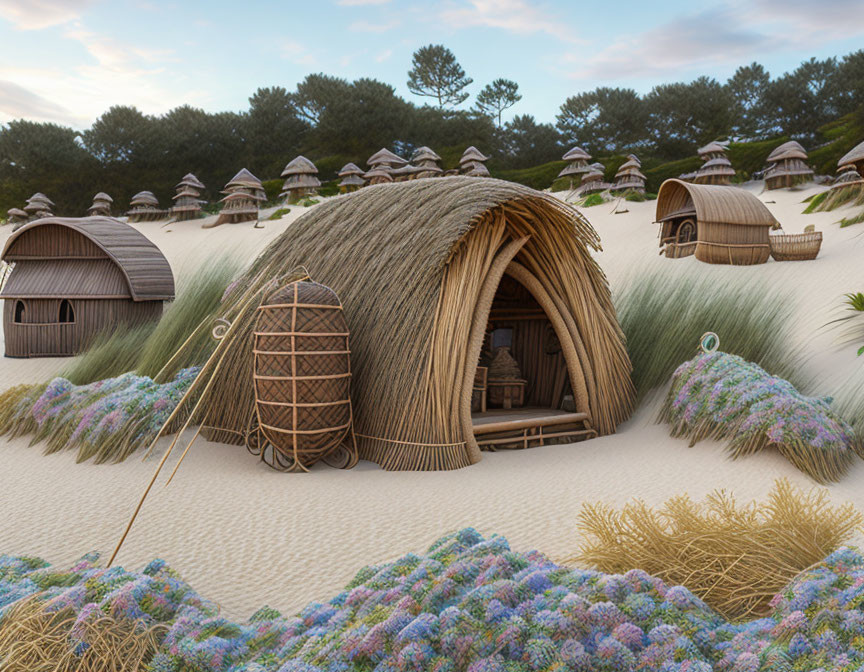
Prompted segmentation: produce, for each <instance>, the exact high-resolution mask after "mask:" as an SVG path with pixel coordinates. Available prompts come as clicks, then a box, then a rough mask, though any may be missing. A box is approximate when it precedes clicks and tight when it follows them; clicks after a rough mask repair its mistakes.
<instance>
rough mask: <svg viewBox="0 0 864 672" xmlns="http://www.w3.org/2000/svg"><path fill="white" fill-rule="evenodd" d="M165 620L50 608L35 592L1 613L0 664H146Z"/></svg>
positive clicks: (7, 667)
mask: <svg viewBox="0 0 864 672" xmlns="http://www.w3.org/2000/svg"><path fill="white" fill-rule="evenodd" d="M167 631H168V626H167V625H165V624H155V625H151V626H144V625H142V624H141V622H139V621H135V620H129V619H117V618H114V617H113V616H110V615H106V614H104V613H103V612H101V611H99V610H98V609H97V610H94V611H92V612H91V616H90V617H89V618H81V616H80V615H79V614H77V613H76V611H75V609H74V608H72V607H68V608H66V609H63V610H62V611H52V610H50V609H49V608H48V607H47V606H46V604H45V602H44V600H42V599H40V598H39V595H38V594H37V595H35V596H33V597H30V598H28V599H25V600H21V601H19V602H17V603H15V604H14V605H13V606H11V607H9V608H8V610H7V611H6V612H5V613H3V616H2V618H0V669H2V670H3V671H4V672H106V671H107V670H114V671H117V672H119V671H121V670H122V671H127V670H128V671H129V672H137V671H138V670H144V669H145V666H146V665H147V663H148V662H149V661H150V659H151V658H152V657H153V655H154V654H155V653H156V651H157V649H158V647H159V644H160V642H161V641H162V639H163V637H164V636H165V633H166V632H167Z"/></svg>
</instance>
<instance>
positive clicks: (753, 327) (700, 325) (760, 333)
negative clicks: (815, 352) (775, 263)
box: [614, 268, 809, 399]
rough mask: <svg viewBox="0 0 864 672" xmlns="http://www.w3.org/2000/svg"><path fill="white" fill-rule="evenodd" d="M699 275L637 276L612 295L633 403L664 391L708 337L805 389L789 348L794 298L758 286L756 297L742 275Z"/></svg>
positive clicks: (664, 271)
mask: <svg viewBox="0 0 864 672" xmlns="http://www.w3.org/2000/svg"><path fill="white" fill-rule="evenodd" d="M698 271H699V269H693V270H688V271H687V272H684V270H683V269H681V268H674V269H671V268H669V269H667V268H664V269H659V270H652V271H647V272H646V271H643V272H640V273H637V274H634V275H632V276H630V278H628V279H627V280H625V282H624V283H623V284H622V286H621V287H620V288H619V289H618V290H617V291H616V292H615V297H614V299H615V308H616V310H617V312H618V319H619V321H620V323H621V328H622V329H623V330H624V334H625V335H626V337H627V351H628V353H629V355H630V360H631V362H632V363H633V383H634V384H635V385H636V391H637V394H638V397H639V399H644V398H645V396H646V395H647V394H648V393H650V392H651V391H652V390H655V389H657V388H660V387H662V386H664V385H666V384H667V382H668V381H669V378H670V377H671V376H672V373H673V372H674V371H675V369H676V368H677V367H678V366H679V365H680V364H681V363H682V362H684V361H686V360H688V359H690V358H692V357H693V355H694V354H695V353H696V351H697V349H698V345H699V338H700V336H702V334H704V333H705V332H707V331H713V332H715V333H716V334H717V335H718V336H719V337H720V344H721V348H722V349H723V350H724V351H725V352H730V353H734V354H736V355H739V356H741V357H743V358H744V359H746V360H748V361H751V362H755V363H757V364H759V366H761V367H762V368H764V369H766V370H767V371H770V372H771V373H772V374H773V375H777V376H781V377H783V378H786V379H787V380H789V381H790V382H792V383H793V384H794V385H795V386H796V387H799V389H800V388H801V387H806V384H807V383H808V382H809V381H807V380H804V379H803V376H802V373H801V368H800V363H801V362H800V353H798V352H796V351H795V349H794V348H792V347H791V346H790V345H789V340H790V339H789V337H790V335H791V331H792V327H793V316H794V314H795V310H794V297H793V295H792V294H791V293H790V292H784V291H782V290H781V289H779V288H772V287H765V286H762V285H760V286H759V288H758V291H754V287H753V283H752V279H751V278H750V277H749V276H748V274H744V273H737V274H735V275H730V276H729V277H728V278H725V279H724V281H723V282H717V280H716V278H709V277H706V276H705V275H704V274H700V273H699V272H698Z"/></svg>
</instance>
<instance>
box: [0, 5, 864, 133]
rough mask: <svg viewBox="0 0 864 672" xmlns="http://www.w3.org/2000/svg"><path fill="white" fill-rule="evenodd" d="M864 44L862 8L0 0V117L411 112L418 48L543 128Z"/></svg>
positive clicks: (87, 120) (83, 123)
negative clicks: (389, 105) (666, 90)
mask: <svg viewBox="0 0 864 672" xmlns="http://www.w3.org/2000/svg"><path fill="white" fill-rule="evenodd" d="M862 38H864V0H819V1H817V2H814V1H813V0H749V1H745V0H714V1H711V2H700V1H699V0H686V1H685V0H670V1H668V2H667V1H664V2H659V3H658V2H654V3H650V2H645V0H638V1H631V0H617V1H616V2H610V1H608V0H607V1H605V2H597V0H541V1H538V2H531V1H529V0H443V1H436V0H420V1H415V0H302V1H300V2H298V1H296V0H280V1H278V2H263V1H259V0H245V1H244V2H243V3H237V2H236V1H233V0H231V1H228V0H209V1H207V0H200V1H199V0H184V1H183V2H172V1H163V0H0V123H3V122H8V121H9V120H11V119H18V118H25V119H31V120H36V121H51V122H56V123H60V124H64V125H68V126H72V127H74V128H77V129H84V128H87V127H88V126H89V125H90V124H91V123H92V122H93V121H94V120H95V119H96V118H97V117H98V116H99V115H100V114H102V113H103V112H105V111H106V110H107V109H108V108H109V107H110V106H112V105H134V106H136V107H138V108H139V109H140V110H142V111H143V112H145V113H147V114H161V113H164V112H167V111H168V110H170V109H172V108H174V107H177V106H178V105H183V104H190V105H193V106H195V107H201V108H203V109H205V110H207V111H211V112H217V111H225V110H233V111H241V110H245V109H247V108H248V98H249V96H250V95H251V94H252V93H254V91H255V90H256V89H257V88H258V87H264V86H283V87H285V88H287V89H289V90H291V89H293V88H294V87H295V86H296V84H297V82H299V81H301V80H302V79H303V78H304V77H305V76H306V75H307V74H309V73H314V72H324V73H327V74H331V75H337V76H340V77H345V78H347V79H355V78H359V77H373V78H375V79H379V80H381V81H384V82H387V83H389V84H391V85H393V86H394V87H395V88H396V90H397V92H398V93H399V94H400V95H402V96H403V97H404V98H406V99H407V100H411V101H413V102H416V103H419V104H422V103H424V102H429V100H430V99H425V98H419V97H417V96H415V95H413V94H411V93H410V92H409V91H408V88H407V86H406V81H407V72H408V70H409V69H410V67H411V55H412V53H413V52H414V51H415V50H416V49H417V48H419V47H421V46H423V45H426V44H444V45H446V46H447V47H449V48H450V49H451V50H452V51H453V52H454V53H455V55H456V57H457V59H458V60H459V62H460V63H461V64H462V66H463V67H464V68H465V70H466V72H467V74H468V76H469V77H472V78H473V80H474V82H473V84H472V85H471V86H470V88H469V91H470V93H471V97H470V98H469V100H468V101H467V102H466V103H465V104H463V107H470V106H471V105H472V104H473V101H474V98H475V97H476V94H477V93H478V92H479V91H480V89H481V88H482V87H483V86H484V85H485V84H487V83H488V82H490V81H492V80H493V79H495V78H498V77H505V78H507V79H512V80H515V81H516V82H518V84H519V87H520V92H521V93H522V95H523V98H522V100H521V101H520V102H519V103H518V104H517V105H516V106H515V107H513V108H512V109H511V110H510V111H508V112H507V113H506V115H505V119H507V118H509V117H511V116H512V115H514V114H531V115H534V117H535V118H536V119H537V120H538V121H541V122H554V120H555V114H556V113H557V112H558V108H559V107H560V105H561V103H563V102H564V100H565V99H566V98H567V97H568V96H571V95H574V94H577V93H580V92H582V91H587V90H591V89H593V88H595V87H597V86H613V87H630V88H633V89H636V90H637V91H638V92H640V93H645V92H647V91H650V89H651V88H652V87H653V86H655V85H656V84H662V83H666V82H673V81H689V80H691V79H694V78H696V77H698V76H700V75H708V76H711V77H715V78H717V79H719V80H721V81H725V80H726V79H727V78H728V77H729V76H730V75H732V74H733V73H734V71H735V69H736V68H737V67H738V66H739V65H743V64H747V63H750V62H752V61H754V60H755V61H758V62H760V63H762V64H763V65H764V66H765V67H766V68H767V69H768V70H769V71H770V72H771V73H772V75H775V76H776V75H779V74H782V73H783V72H785V71H787V70H792V69H794V68H795V67H796V66H797V65H798V64H799V63H800V62H801V61H803V60H806V59H808V58H810V57H816V58H826V57H830V56H841V55H843V54H846V53H849V52H851V51H854V50H856V49H860V48H862V47H864V39H862Z"/></svg>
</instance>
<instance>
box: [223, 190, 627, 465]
mask: <svg viewBox="0 0 864 672" xmlns="http://www.w3.org/2000/svg"><path fill="white" fill-rule="evenodd" d="M505 208H507V209H506V210H505ZM503 218H506V219H503ZM526 231H530V234H526V233H525V232H526ZM513 235H516V236H518V237H519V239H521V240H524V241H525V242H524V245H525V247H524V248H523V250H524V254H523V256H517V257H516V259H517V261H519V263H523V264H525V265H526V267H529V268H531V267H533V264H534V263H535V261H536V263H538V264H540V265H541V266H538V267H537V269H535V271H534V272H537V273H541V272H542V273H544V274H548V275H549V276H550V282H552V283H553V284H554V286H556V287H558V290H559V291H560V293H561V294H560V296H561V300H562V302H564V304H565V305H566V310H567V311H570V312H571V313H572V315H573V319H574V320H575V323H576V325H577V328H578V331H579V333H580V335H581V342H582V343H583V344H584V349H585V353H586V356H585V361H586V364H587V363H588V362H589V361H590V362H591V370H590V372H589V373H588V374H586V375H588V376H590V380H591V381H592V384H593V385H595V392H592V394H593V395H594V396H593V397H592V399H593V402H592V403H596V407H592V408H594V410H592V417H593V420H594V425H595V426H596V427H598V431H600V432H601V433H608V432H611V431H614V426H615V425H616V424H617V423H618V422H620V421H622V420H623V419H624V418H626V417H627V415H629V411H630V408H631V407H632V399H633V388H632V385H631V383H630V382H629V380H628V378H629V368H630V365H629V360H628V359H627V355H626V349H625V347H624V342H623V336H622V334H621V331H620V328H619V326H618V324H617V321H616V319H615V312H614V308H613V305H612V302H611V296H610V292H609V287H608V284H607V281H606V278H605V276H604V275H603V272H602V271H601V270H600V268H599V266H598V265H597V262H596V260H595V259H594V257H593V256H592V251H593V250H599V249H600V239H599V236H598V235H597V233H596V232H595V231H594V229H593V228H592V227H591V225H590V224H589V223H588V221H587V220H586V219H585V218H584V217H583V216H582V215H580V214H579V213H578V212H577V211H575V210H574V209H573V208H571V207H569V206H567V205H566V204H563V203H561V201H559V200H558V199H556V198H554V197H552V196H549V195H547V194H543V193H541V192H537V191H535V190H532V189H529V188H527V187H524V186H522V185H519V184H515V183H512V182H505V181H501V180H495V179H482V180H481V179H473V178H469V177H462V176H459V177H450V178H446V177H442V178H439V179H434V180H412V181H408V182H400V183H396V184H388V185H379V186H370V187H366V188H364V189H361V190H360V191H358V192H356V193H353V194H350V195H347V196H344V197H340V198H334V199H330V200H327V201H325V202H323V203H321V204H320V205H319V206H317V207H316V208H315V209H314V210H311V211H309V212H308V213H306V214H304V215H303V216H301V217H300V218H299V219H297V220H296V221H295V222H294V224H292V226H291V227H289V228H288V229H286V230H285V232H284V233H282V234H281V235H280V237H279V238H277V239H276V240H274V241H273V243H271V245H270V246H269V247H268V248H267V249H266V250H265V251H264V252H263V253H262V254H261V256H259V258H258V259H257V260H256V261H255V262H254V263H253V264H252V265H251V266H250V268H249V269H248V270H247V271H246V272H245V274H244V276H243V277H242V278H241V279H240V282H239V284H238V287H240V288H241V289H238V293H237V298H239V296H240V295H241V294H243V295H245V292H247V291H248V289H246V288H247V286H248V285H247V284H246V283H247V282H260V283H264V282H267V281H268V279H269V278H275V277H280V276H284V274H285V273H286V272H287V269H292V268H297V267H299V266H301V265H302V266H304V267H305V268H306V269H307V270H308V273H309V275H310V276H311V278H312V279H313V280H314V281H315V282H319V283H321V284H324V285H326V286H327V287H330V288H331V289H332V290H333V291H334V292H336V293H337V295H338V296H339V298H340V299H341V301H342V304H343V306H344V309H345V315H346V318H347V320H348V323H349V325H348V326H349V329H350V332H351V353H352V358H351V368H352V382H351V385H352V390H353V393H352V401H353V406H354V418H355V431H356V434H357V437H358V442H359V444H360V451H361V456H365V457H369V456H370V455H371V456H374V457H373V459H376V461H379V463H381V464H384V465H385V466H387V467H388V468H392V469H399V468H402V469H405V468H414V469H417V468H427V469H434V468H454V467H459V466H466V465H467V464H470V463H471V461H470V460H468V459H467V457H465V456H464V453H463V452H462V451H465V450H466V447H465V446H464V445H463V443H464V441H466V440H467V437H465V438H463V436H462V434H461V429H460V428H461V426H462V425H461V424H460V421H459V420H458V416H459V413H460V411H459V409H458V408H457V407H456V406H453V405H452V404H453V403H456V400H457V399H459V398H460V397H459V394H457V391H456V390H455V389H454V386H453V385H452V384H451V383H450V382H448V381H454V380H458V381H461V380H462V377H461V373H458V372H461V371H462V368H461V363H460V362H461V360H462V359H463V358H465V357H466V353H465V352H462V351H461V347H462V346H460V351H459V352H454V350H453V344H452V342H451V341H450V339H448V338H443V339H442V340H441V341H440V342H438V344H437V345H436V342H435V341H434V339H433V334H435V333H437V332H436V324H438V325H440V324H441V323H440V322H439V318H437V317H436V314H437V311H438V308H439V305H440V304H439V300H440V299H441V297H442V292H443V291H444V285H445V283H444V279H445V277H446V274H447V273H448V272H453V273H457V272H458V273H462V272H463V271H457V270H453V268H454V267H457V268H458V269H461V268H464V266H459V264H468V266H467V268H468V269H472V268H474V266H473V264H475V263H476V262H475V261H467V260H465V258H464V250H465V248H466V246H472V248H471V249H475V248H476V249H486V247H485V246H487V245H488V246H490V247H489V249H490V255H491V254H494V252H495V251H496V250H498V249H499V248H500V247H501V246H507V245H508V244H509V241H510V240H512V238H511V236H513ZM487 241H488V242H487ZM547 255H548V256H547ZM475 258H476V257H473V256H472V257H471V259H472V260H473V259H475ZM484 258H487V260H488V262H487V263H491V259H492V257H491V256H488V257H486V256H485V255H484ZM460 259H461V260H462V261H459V260H460ZM541 259H554V260H556V263H553V264H552V265H551V266H548V265H547V264H546V262H545V261H540V260H541ZM481 265H482V264H481ZM485 272H486V266H485V265H483V267H482V268H480V267H478V268H477V269H476V271H471V272H468V277H471V278H475V279H476V278H481V279H482V277H483V276H484V274H485ZM569 273H579V278H580V281H578V282H573V281H572V279H571V276H570V275H566V274H569ZM559 274H564V275H560V276H559ZM457 277H462V275H457ZM565 277H566V278H568V280H567V281H566V282H565V281H564V278H565ZM475 289H476V290H477V291H479V287H478V288H475ZM466 291H469V293H470V296H471V297H473V298H471V299H467V302H468V305H470V306H473V302H472V301H473V300H474V299H476V296H474V291H475V290H473V289H472V290H466ZM237 298H232V297H230V296H229V297H228V299H227V300H228V301H229V302H231V301H236V300H237ZM465 313H466V314H468V315H470V313H471V309H470V308H466V310H465ZM441 319H443V321H444V322H448V321H452V320H456V319H457V317H455V316H450V315H449V314H448V316H447V317H446V318H441ZM458 319H460V320H461V319H462V318H458ZM460 324H462V322H461V321H460ZM469 326H470V317H469ZM442 328H445V327H442ZM446 328H450V327H449V326H448V327H446ZM454 328H455V327H454ZM459 329H460V330H461V329H462V327H459ZM459 333H462V332H461V331H460V332H459ZM438 338H439V339H440V338H441V336H440V335H439V336H438ZM433 346H434V347H433ZM243 347H248V348H249V349H250V350H251V345H246V344H245V341H244V345H243ZM238 356H243V355H242V353H239V354H238ZM468 364H469V365H470V364H471V363H470V362H469V363H468ZM439 368H440V369H441V370H439ZM445 369H446V370H445ZM451 372H452V373H451ZM225 375H226V376H228V377H230V378H231V379H232V380H233V374H232V373H230V372H228V371H226V373H225ZM247 378H248V376H247ZM439 381H440V382H439ZM241 386H242V389H240V390H237V389H235V394H234V395H232V396H231V399H227V398H226V399H225V403H227V404H230V405H231V408H236V404H237V403H238V402H237V395H238V394H239V395H240V396H241V397H242V398H244V399H249V398H250V397H249V394H250V393H249V388H250V387H251V382H246V381H241ZM459 388H460V389H461V382H459ZM454 395H455V396H454ZM451 400H452V401H451ZM252 402H253V403H254V399H252ZM222 403H223V402H221V401H220V402H219V406H218V408H211V409H210V410H208V413H209V414H211V420H210V422H211V423H212V422H213V421H214V419H215V418H216V417H223V416H221V415H220V414H222V413H223V411H221V410H219V409H221V404H222ZM247 403H248V402H247ZM460 403H461V402H460ZM457 405H458V404H457ZM225 413H231V414H235V411H234V410H231V411H227V410H226V411H225ZM236 415H237V417H243V421H244V422H245V421H246V418H247V417H248V415H245V414H244V413H243V412H242V409H241V411H236ZM439 418H446V422H445V423H442V422H441V421H439V420H438V419H439ZM218 426H219V425H217V427H218ZM379 437H380V438H379ZM400 442H402V443H400ZM406 454H409V456H410V457H411V459H408V458H405V459H403V458H402V457H401V456H404V455H406ZM391 455H393V456H395V457H394V459H393V461H390V459H389V456H391ZM417 455H423V456H429V459H428V460H425V458H424V461H423V462H420V463H418V462H417V461H414V457H415V456H417ZM438 455H441V456H444V455H447V456H450V457H447V458H446V459H445V458H444V457H441V459H440V461H439V460H438V458H437V457H436V456H438ZM436 465H446V466H436Z"/></svg>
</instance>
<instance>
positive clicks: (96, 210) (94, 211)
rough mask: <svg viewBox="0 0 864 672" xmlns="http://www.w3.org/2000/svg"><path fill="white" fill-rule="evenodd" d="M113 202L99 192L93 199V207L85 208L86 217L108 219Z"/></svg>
mask: <svg viewBox="0 0 864 672" xmlns="http://www.w3.org/2000/svg"><path fill="white" fill-rule="evenodd" d="M113 202H114V199H113V198H111V197H110V196H109V195H108V194H106V193H105V192H104V191H100V192H99V193H98V194H96V195H95V196H94V197H93V205H91V206H90V207H89V208H87V215H88V216H90V217H110V216H111V204H112V203H113Z"/></svg>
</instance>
